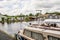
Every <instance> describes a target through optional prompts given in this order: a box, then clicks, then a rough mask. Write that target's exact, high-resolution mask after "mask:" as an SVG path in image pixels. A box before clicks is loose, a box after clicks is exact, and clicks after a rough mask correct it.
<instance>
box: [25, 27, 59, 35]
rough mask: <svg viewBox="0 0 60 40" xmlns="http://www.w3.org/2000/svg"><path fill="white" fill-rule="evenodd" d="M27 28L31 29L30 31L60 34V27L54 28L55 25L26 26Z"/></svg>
mask: <svg viewBox="0 0 60 40" xmlns="http://www.w3.org/2000/svg"><path fill="white" fill-rule="evenodd" d="M25 29H27V30H30V31H37V32H45V33H51V34H56V35H60V28H54V27H51V28H49V27H46V28H45V27H36V28H35V27H33V28H32V27H25Z"/></svg>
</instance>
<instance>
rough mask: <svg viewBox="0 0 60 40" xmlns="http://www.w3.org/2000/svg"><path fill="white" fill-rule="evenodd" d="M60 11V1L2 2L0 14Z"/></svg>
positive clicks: (0, 3) (7, 0)
mask: <svg viewBox="0 0 60 40" xmlns="http://www.w3.org/2000/svg"><path fill="white" fill-rule="evenodd" d="M36 10H42V13H43V14H44V13H45V12H55V11H58V12H59V11H60V0H0V13H2V14H8V15H19V14H20V13H22V14H29V13H33V14H35V13H36V12H37V11H36Z"/></svg>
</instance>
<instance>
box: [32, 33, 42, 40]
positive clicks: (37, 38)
mask: <svg viewBox="0 0 60 40" xmlns="http://www.w3.org/2000/svg"><path fill="white" fill-rule="evenodd" d="M32 38H33V39H36V40H43V36H42V35H41V34H39V33H35V32H32Z"/></svg>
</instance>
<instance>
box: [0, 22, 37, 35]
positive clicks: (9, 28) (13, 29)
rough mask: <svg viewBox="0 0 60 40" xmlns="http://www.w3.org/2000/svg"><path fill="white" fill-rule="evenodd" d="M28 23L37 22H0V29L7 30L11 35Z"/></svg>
mask: <svg viewBox="0 0 60 40" xmlns="http://www.w3.org/2000/svg"><path fill="white" fill-rule="evenodd" d="M29 23H32V24H35V23H38V22H37V21H31V22H22V23H21V22H15V23H10V24H7V23H4V24H2V23H0V30H3V31H5V32H7V33H8V34H10V35H13V34H15V33H17V32H18V31H19V30H21V29H24V27H26V26H28V25H29Z"/></svg>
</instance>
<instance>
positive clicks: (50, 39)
mask: <svg viewBox="0 0 60 40" xmlns="http://www.w3.org/2000/svg"><path fill="white" fill-rule="evenodd" d="M48 40H60V38H57V37H53V36H48Z"/></svg>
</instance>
